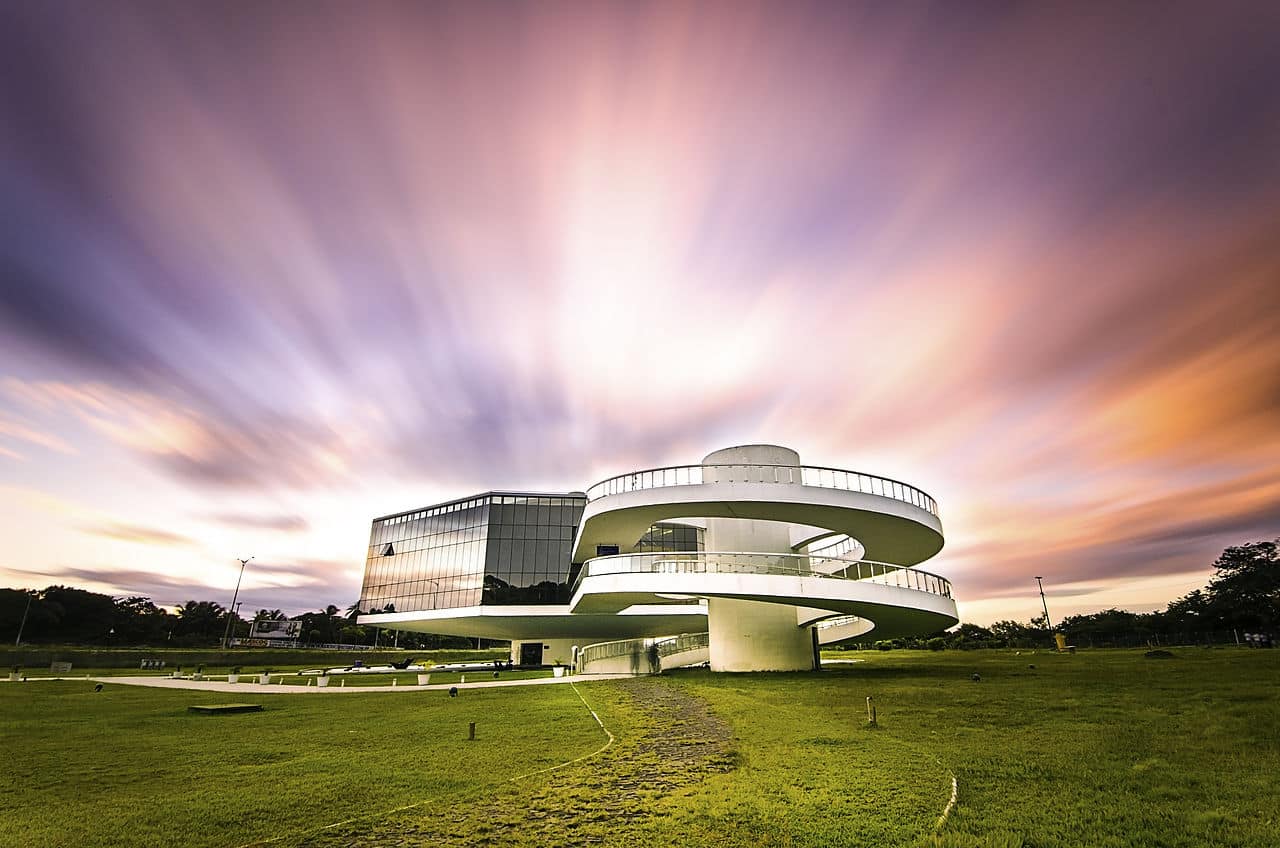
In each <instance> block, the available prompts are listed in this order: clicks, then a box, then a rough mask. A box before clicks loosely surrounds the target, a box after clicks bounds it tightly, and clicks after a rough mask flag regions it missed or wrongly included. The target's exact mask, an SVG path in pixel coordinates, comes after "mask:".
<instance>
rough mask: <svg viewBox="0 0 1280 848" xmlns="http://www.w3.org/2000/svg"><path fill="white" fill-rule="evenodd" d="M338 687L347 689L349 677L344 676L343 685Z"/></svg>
mask: <svg viewBox="0 0 1280 848" xmlns="http://www.w3.org/2000/svg"><path fill="white" fill-rule="evenodd" d="M338 688H339V689H346V688H347V678H345V677H344V678H342V685H341V686H339V687H338Z"/></svg>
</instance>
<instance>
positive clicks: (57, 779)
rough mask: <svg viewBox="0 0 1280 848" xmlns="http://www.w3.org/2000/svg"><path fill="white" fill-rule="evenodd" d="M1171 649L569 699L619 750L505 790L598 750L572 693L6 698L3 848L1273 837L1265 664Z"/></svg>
mask: <svg viewBox="0 0 1280 848" xmlns="http://www.w3.org/2000/svg"><path fill="white" fill-rule="evenodd" d="M1174 653H1175V656H1174V657H1173V658H1172V659H1163V660H1159V659H1147V658H1145V657H1144V656H1143V655H1142V653H1141V652H1126V651H1096V652H1085V653H1080V654H1076V655H1074V656H1067V655H1056V654H1051V653H1047V652H1039V653H1034V654H1033V653H1028V652H1023V653H1021V654H1017V653H1014V652H1007V651H975V652H969V653H962V652H944V653H939V654H926V653H915V652H903V651H893V652H887V653H879V652H861V653H856V654H843V655H840V656H841V657H842V658H846V657H847V658H853V659H860V660H863V661H862V662H858V663H854V664H849V665H829V666H828V668H827V669H826V670H825V671H823V672H821V673H819V674H778V675H773V674H757V675H713V674H710V673H708V672H704V671H694V670H690V671H678V672H675V673H673V674H670V675H667V676H664V677H662V678H658V679H654V680H652V681H646V682H645V683H644V685H643V686H642V687H639V688H638V684H635V683H634V682H633V683H631V684H628V683H611V682H601V683H587V684H579V685H578V690H579V691H581V692H582V694H583V696H584V697H585V698H586V700H587V701H588V702H590V703H591V705H592V707H594V708H595V709H596V710H597V711H598V712H599V714H600V717H601V719H602V720H603V721H604V723H605V725H606V726H608V727H609V728H610V730H611V731H612V732H613V733H614V734H615V736H616V737H617V740H616V742H615V743H614V745H613V746H612V747H611V748H610V750H609V751H606V752H605V753H604V754H600V755H597V756H595V757H592V758H588V759H586V760H583V761H581V762H578V763H575V764H572V765H570V766H567V767H565V768H562V769H559V770H556V771H553V772H548V773H543V774H539V775H535V776H532V777H526V778H524V779H521V780H517V781H515V782H507V781H508V779H509V778H512V777H516V776H519V775H525V774H528V773H530V772H534V771H537V770H539V769H544V768H547V767H549V766H552V765H555V764H556V763H560V762H564V761H567V760H571V759H573V758H575V757H580V756H583V755H586V754H589V753H591V752H593V751H595V750H597V749H598V748H599V747H600V746H601V744H602V743H603V742H604V734H603V733H602V732H601V731H600V729H599V727H598V726H597V725H596V724H595V721H594V720H593V719H592V718H591V716H590V714H589V713H588V712H587V710H586V709H585V707H584V706H583V704H582V702H581V701H580V700H579V699H578V696H577V694H575V692H574V690H573V689H571V688H570V687H568V686H563V685H560V686H538V687H512V688H510V689H500V690H493V689H491V690H472V691H465V692H464V693H463V694H462V696H461V697H459V698H457V699H449V698H448V697H447V696H445V695H444V693H440V692H421V693H397V694H377V693H369V694H362V695H355V696H353V695H347V696H342V697H328V696H311V697H300V696H294V697H290V696H287V695H282V696H278V695H270V696H257V697H255V698H253V700H254V701H256V702H261V703H263V704H264V705H266V707H267V710H266V712H263V713H259V714H249V715H241V716H222V717H208V716H193V715H188V714H187V713H186V706H187V705H189V704H192V703H209V702H211V703H216V702H219V701H232V700H246V699H245V698H240V697H237V696H235V695H230V694H229V695H226V696H211V695H208V694H205V693H193V692H171V691H163V690H153V689H134V688H129V687H124V686H116V685H111V684H108V685H107V688H106V689H105V690H104V691H103V692H101V693H95V692H93V691H92V686H91V685H88V684H85V683H80V682H49V681H44V682H34V681H33V682H30V683H27V684H2V685H0V739H2V740H3V744H4V746H5V750H6V755H7V758H8V760H9V762H8V764H7V768H6V769H5V770H4V775H3V777H2V778H0V781H2V783H0V789H2V790H3V791H0V819H2V820H4V821H5V822H6V826H5V827H4V828H3V829H0V845H6V846H7V845H15V846H17V845H108V844H110V845H154V844H162V843H174V842H181V843H184V844H189V845H241V844H244V843H247V842H250V841H252V840H255V839H264V838H272V837H277V836H278V837H282V840H281V843H280V844H286V845H331V844H356V845H378V844H408V845H412V844H424V845H435V844H458V845H469V844H485V845H516V846H519V845H529V846H533V845H553V844H564V845H574V844H600V843H603V844H617V845H623V844H653V845H673V846H674V845H717V846H719V845H727V846H736V845H741V846H761V845H789V846H834V845H850V846H852V845H866V846H871V845H904V846H930V845H940V846H954V848H966V846H975V848H976V846H991V848H998V847H999V846H1026V848H1031V846H1035V847H1036V848H1047V847H1048V846H1064V848H1065V846H1078V845H1097V846H1147V845H1165V846H1258V848H1263V847H1264V846H1274V845H1276V844H1277V842H1278V840H1277V836H1276V834H1277V833H1280V813H1278V812H1277V810H1280V804H1277V798H1276V778H1275V775H1276V774H1280V705H1278V702H1277V698H1276V692H1277V684H1278V683H1280V651H1247V650H1233V649H1224V650H1212V651H1210V650H1203V649H1181V650H1176V651H1175V652H1174ZM1031 666H1034V668H1032V667H1031ZM975 673H976V674H978V675H979V677H980V680H979V681H977V682H975V681H973V680H972V679H971V676H972V675H973V674H975ZM432 682H433V683H434V682H435V679H434V677H433V679H432ZM654 687H656V688H654ZM868 695H871V696H873V697H874V698H875V703H876V705H877V712H878V718H879V722H878V726H877V727H875V728H869V727H868V726H867V724H866V700H865V699H866V697H867V696H868ZM473 720H474V721H477V722H478V723H479V738H478V739H477V740H476V741H475V742H468V741H467V740H466V725H467V723H468V722H469V721H473ZM664 739H667V740H668V741H667V742H666V743H664V742H663V740H664ZM670 740H676V741H675V742H671V741H670ZM703 751H708V752H710V751H714V752H715V755H714V757H710V758H708V756H704V755H703V753H702V752H703ZM700 758H701V759H700ZM704 760H705V761H706V762H710V763H712V764H713V766H714V767H711V768H703V766H702V765H699V763H702V762H703V761H704ZM952 775H955V776H956V777H957V779H958V781H959V798H960V801H959V804H958V806H957V807H956V809H955V811H954V812H953V814H952V815H951V817H950V819H949V820H948V821H947V823H946V824H945V826H944V827H942V828H941V830H940V831H938V832H936V833H935V831H934V825H935V822H936V820H937V817H938V815H939V814H940V813H941V812H942V810H943V808H944V806H945V804H946V802H947V799H948V796H949V794H950V779H951V776H952ZM415 803H417V804H420V806H417V807H414V808H412V809H407V810H401V811H399V812H395V813H391V812H389V811H391V810H393V809H395V808H397V807H401V806H404V805H407V804H415ZM477 810H479V811H481V812H480V813H477V812H476V811H477ZM351 816H360V817H361V818H360V819H359V820H358V821H356V822H352V823H350V824H347V825H344V826H341V827H338V828H332V829H328V830H320V829H319V828H321V827H322V826H323V825H327V824H332V823H335V822H339V821H341V820H343V819H345V818H349V817H351ZM441 834H443V836H442V835H441ZM428 837H430V838H428Z"/></svg>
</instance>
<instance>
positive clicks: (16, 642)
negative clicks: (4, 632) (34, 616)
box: [13, 592, 34, 648]
mask: <svg viewBox="0 0 1280 848" xmlns="http://www.w3.org/2000/svg"><path fill="white" fill-rule="evenodd" d="M33 597H34V595H33V594H32V593H31V592H28V593H27V607H26V609H24V610H23V611H22V623H21V624H19V625H18V638H17V639H14V640H13V647H15V648H21V647H22V631H23V630H24V629H25V628H26V626H27V613H29V612H31V599H32V598H33Z"/></svg>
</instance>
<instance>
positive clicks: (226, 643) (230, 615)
mask: <svg viewBox="0 0 1280 848" xmlns="http://www.w3.org/2000/svg"><path fill="white" fill-rule="evenodd" d="M251 559H253V557H249V559H237V560H236V562H238V563H240V576H239V577H237V578H236V591H235V594H233V595H232V596H231V609H229V610H227V629H226V630H225V631H223V633H222V650H224V651H225V650H226V649H227V648H229V647H231V622H232V621H234V620H235V615H236V599H237V598H239V597H240V581H241V580H243V579H244V567H245V566H246V565H248V564H249V560H251Z"/></svg>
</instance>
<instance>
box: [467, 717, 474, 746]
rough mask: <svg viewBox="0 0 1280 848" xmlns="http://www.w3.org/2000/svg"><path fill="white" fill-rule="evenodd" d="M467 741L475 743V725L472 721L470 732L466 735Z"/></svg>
mask: <svg viewBox="0 0 1280 848" xmlns="http://www.w3.org/2000/svg"><path fill="white" fill-rule="evenodd" d="M467 741H468V742H474V741H476V723H475V722H474V721H473V722H471V730H470V732H469V733H468V735H467Z"/></svg>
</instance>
